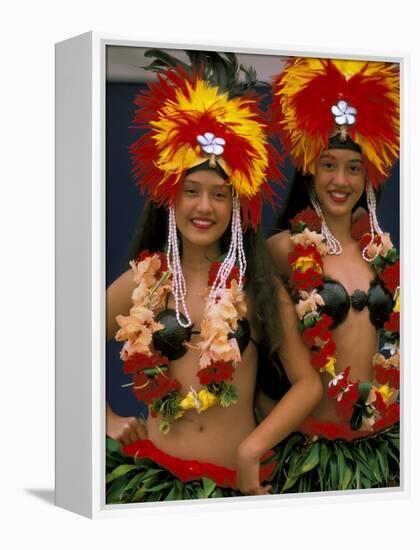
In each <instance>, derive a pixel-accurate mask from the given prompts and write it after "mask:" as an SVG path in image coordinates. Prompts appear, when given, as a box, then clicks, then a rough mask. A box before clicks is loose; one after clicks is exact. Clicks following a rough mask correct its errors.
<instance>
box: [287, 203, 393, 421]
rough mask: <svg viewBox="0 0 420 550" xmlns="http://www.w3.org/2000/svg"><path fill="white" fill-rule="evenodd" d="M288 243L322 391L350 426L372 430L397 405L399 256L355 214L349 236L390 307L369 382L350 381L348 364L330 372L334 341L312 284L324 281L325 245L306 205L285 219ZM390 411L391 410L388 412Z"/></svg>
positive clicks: (317, 219) (301, 316) (298, 308)
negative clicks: (324, 383)
mask: <svg viewBox="0 0 420 550" xmlns="http://www.w3.org/2000/svg"><path fill="white" fill-rule="evenodd" d="M290 224H291V229H292V236H291V241H292V243H293V245H294V249H293V251H292V252H291V253H290V254H289V265H290V268H291V278H290V284H291V287H292V289H293V290H294V292H295V294H296V301H297V304H296V312H297V315H298V318H299V328H300V330H301V332H302V336H303V340H304V342H305V344H306V345H307V346H308V348H309V349H310V350H311V364H312V366H313V367H314V368H315V369H317V370H319V371H320V372H326V373H328V374H329V375H330V377H331V380H330V381H329V383H328V396H329V397H330V398H331V399H334V400H335V401H336V405H337V412H338V414H339V415H340V417H341V418H343V419H344V420H345V421H346V422H349V423H350V426H351V428H352V429H353V430H359V429H362V430H366V429H367V430H373V426H374V424H375V423H376V422H377V421H378V420H379V419H381V420H384V419H385V418H386V417H387V415H389V417H390V418H391V416H392V417H393V418H395V416H397V415H396V412H397V410H398V409H399V405H398V404H397V403H396V402H395V400H396V397H397V395H398V390H399V366H400V353H399V314H400V313H399V312H400V298H399V296H400V287H399V258H398V252H397V250H396V249H395V248H394V246H393V244H392V242H391V240H390V237H389V233H383V234H377V235H375V237H374V238H373V239H372V237H371V233H370V225H369V216H368V215H367V214H366V215H363V216H361V217H360V218H359V219H358V220H357V221H356V222H355V223H354V224H353V226H352V237H353V238H354V239H355V240H357V241H358V242H359V246H360V249H361V250H364V249H365V248H366V247H367V248H366V250H365V256H366V257H367V258H370V259H372V261H371V263H370V265H371V266H372V269H373V271H374V272H375V274H376V276H377V277H378V278H379V280H380V281H381V284H382V285H383V286H384V287H385V288H386V289H387V290H388V291H389V292H390V294H391V296H393V300H394V307H393V310H392V312H391V314H390V317H389V319H388V321H387V322H386V323H385V324H384V327H383V329H381V332H382V337H383V341H384V345H383V347H382V350H381V351H383V352H384V354H381V353H376V354H375V355H374V356H373V360H372V361H373V367H374V372H375V382H374V383H370V382H352V381H350V377H351V367H350V366H348V367H346V369H345V370H344V371H343V372H341V373H340V374H338V375H337V374H336V372H335V365H336V361H337V359H336V344H335V341H334V337H333V333H332V332H331V330H330V326H331V325H332V323H333V321H332V319H331V318H330V317H329V316H328V315H326V314H325V313H323V311H322V309H323V306H324V305H325V304H324V301H323V299H322V297H321V295H320V294H319V293H318V290H319V289H320V288H321V287H322V285H323V283H324V269H323V260H322V258H323V256H325V255H327V254H328V253H329V247H328V245H327V243H326V241H325V239H324V236H323V235H322V234H321V232H320V231H321V219H320V217H319V216H318V214H317V213H316V212H315V211H314V210H313V209H312V208H310V207H308V208H306V209H305V210H303V211H302V212H300V213H299V214H297V216H295V217H294V218H293V219H292V220H290ZM391 413H392V414H391Z"/></svg>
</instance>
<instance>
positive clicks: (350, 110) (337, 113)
mask: <svg viewBox="0 0 420 550" xmlns="http://www.w3.org/2000/svg"><path fill="white" fill-rule="evenodd" d="M331 112H332V114H333V115H334V117H335V122H336V124H338V126H342V125H343V124H348V125H349V126H350V125H352V124H354V123H355V122H356V117H355V116H354V115H356V114H357V109H355V108H354V107H351V106H350V105H349V104H348V103H347V101H344V100H343V99H342V100H340V101H339V102H338V103H337V105H333V106H332V107H331Z"/></svg>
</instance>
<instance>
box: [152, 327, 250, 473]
mask: <svg viewBox="0 0 420 550" xmlns="http://www.w3.org/2000/svg"><path fill="white" fill-rule="evenodd" d="M197 338H199V336H198V337H197V336H194V337H193V339H192V340H191V343H192V344H193V343H194V342H195V341H197ZM198 360H199V353H198V351H197V350H194V349H189V350H188V351H187V353H186V354H185V355H184V356H183V357H181V358H180V359H178V360H177V361H173V362H171V364H170V365H169V375H170V377H171V378H176V379H177V380H178V381H179V382H180V384H181V386H182V388H181V394H182V395H183V396H184V395H186V394H187V393H188V391H189V390H190V386H192V387H193V388H194V389H196V390H197V391H199V390H200V389H201V386H200V383H199V380H198V377H197V372H198ZM256 368H257V350H256V347H255V346H254V344H253V343H252V342H249V344H248V347H247V348H246V350H245V351H244V353H243V354H242V361H241V363H240V364H239V365H238V366H237V368H236V371H235V374H234V377H233V383H234V384H235V386H236V387H237V389H238V392H239V397H238V401H237V403H236V404H235V405H231V406H230V407H221V406H220V405H215V406H213V407H211V408H209V409H207V410H206V411H203V412H201V413H198V412H197V411H196V410H189V411H186V412H185V413H184V416H183V417H182V418H180V419H178V420H175V421H173V422H172V423H171V427H170V431H169V433H167V434H163V433H162V432H161V431H160V430H159V418H151V417H150V416H149V418H148V420H147V431H148V437H149V439H150V440H151V441H152V442H153V443H154V444H155V445H156V447H158V448H159V449H160V450H161V451H164V452H166V453H168V454H170V455H172V456H175V457H178V458H184V459H186V460H199V461H201V462H210V463H212V464H216V465H218V466H224V467H226V468H231V469H235V462H236V452H237V449H238V446H239V444H240V443H241V441H242V440H243V439H245V437H246V436H247V435H248V434H249V433H251V431H252V430H253V429H254V428H255V426H256V422H255V417H254V412H253V402H254V390H255V380H256Z"/></svg>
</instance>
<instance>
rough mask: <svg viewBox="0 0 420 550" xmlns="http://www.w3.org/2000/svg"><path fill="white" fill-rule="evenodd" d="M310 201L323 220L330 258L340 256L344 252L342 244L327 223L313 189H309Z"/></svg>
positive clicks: (322, 231) (322, 227) (323, 231)
mask: <svg viewBox="0 0 420 550" xmlns="http://www.w3.org/2000/svg"><path fill="white" fill-rule="evenodd" d="M309 199H310V201H311V203H312V206H313V207H314V209H315V212H316V213H317V214H318V216H319V217H320V219H321V233H322V234H323V235H324V239H325V240H326V242H327V245H328V254H329V255H330V256H339V255H340V254H341V253H342V252H343V248H342V246H341V244H340V242H339V241H338V240H337V239H336V238H335V237H334V235H333V234H332V233H331V231H330V228H329V227H328V225H327V222H326V221H325V218H324V214H323V213H322V209H321V205H320V204H319V202H318V199H317V197H316V195H315V191H314V190H313V189H312V187H310V188H309Z"/></svg>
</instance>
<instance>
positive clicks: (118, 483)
mask: <svg viewBox="0 0 420 550" xmlns="http://www.w3.org/2000/svg"><path fill="white" fill-rule="evenodd" d="M197 464H198V463H197ZM106 473H107V476H106V503H107V504H122V503H129V502H158V501H166V500H167V501H169V500H190V499H199V498H200V499H202V498H219V497H233V496H240V495H242V493H240V492H239V491H237V490H234V489H232V488H230V487H221V486H218V485H217V483H216V482H215V481H214V480H212V479H210V478H207V477H204V476H203V477H201V478H198V479H193V480H189V481H182V480H181V479H179V478H178V477H177V476H175V475H174V474H173V473H171V472H170V471H169V470H167V469H166V468H165V467H164V466H162V465H160V464H158V463H157V462H156V461H154V460H152V459H150V458H145V457H135V456H127V455H126V454H123V453H122V447H121V445H120V444H119V443H118V442H117V441H115V440H113V439H111V438H107V441H106Z"/></svg>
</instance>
